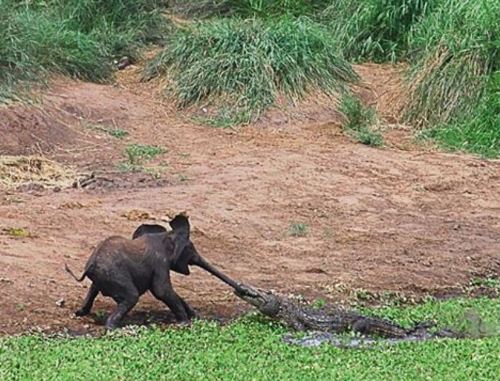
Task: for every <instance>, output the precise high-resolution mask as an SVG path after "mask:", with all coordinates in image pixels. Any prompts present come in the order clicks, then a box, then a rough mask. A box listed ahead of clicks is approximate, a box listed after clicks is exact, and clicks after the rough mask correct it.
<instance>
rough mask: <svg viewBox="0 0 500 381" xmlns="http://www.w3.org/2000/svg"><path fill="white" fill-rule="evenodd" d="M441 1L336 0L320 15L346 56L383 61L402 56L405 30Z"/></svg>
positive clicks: (405, 44) (359, 59)
mask: <svg viewBox="0 0 500 381" xmlns="http://www.w3.org/2000/svg"><path fill="white" fill-rule="evenodd" d="M441 2H442V0H338V1H332V2H330V4H331V5H330V6H329V7H327V8H326V9H325V10H324V11H323V12H322V13H321V14H320V15H319V18H320V19H321V21H322V22H323V23H325V24H327V25H329V26H330V28H331V30H332V35H333V36H335V38H336V39H338V41H339V43H340V44H341V46H342V50H343V52H344V54H345V56H346V57H348V58H349V59H351V60H354V61H374V62H386V61H395V60H396V59H399V58H401V57H405V56H406V55H407V51H408V40H407V37H408V33H409V31H410V30H411V28H412V26H413V25H414V24H416V23H417V22H418V21H419V20H421V19H422V18H423V17H425V16H426V15H427V14H428V13H429V12H430V10H432V9H433V8H434V7H435V6H436V5H437V4H439V3H441Z"/></svg>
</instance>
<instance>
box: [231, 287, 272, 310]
mask: <svg viewBox="0 0 500 381" xmlns="http://www.w3.org/2000/svg"><path fill="white" fill-rule="evenodd" d="M240 286H241V287H240V289H239V290H235V292H234V293H235V294H236V295H237V296H238V297H239V298H241V299H243V300H244V301H245V302H247V303H249V304H251V305H252V306H254V307H256V308H257V309H258V310H259V311H260V312H262V313H263V314H265V315H268V316H274V315H276V314H277V313H278V312H279V307H280V306H279V301H278V299H277V297H276V296H275V295H273V294H272V293H270V292H268V291H262V290H257V289H255V288H253V287H251V286H248V285H243V284H241V285H240Z"/></svg>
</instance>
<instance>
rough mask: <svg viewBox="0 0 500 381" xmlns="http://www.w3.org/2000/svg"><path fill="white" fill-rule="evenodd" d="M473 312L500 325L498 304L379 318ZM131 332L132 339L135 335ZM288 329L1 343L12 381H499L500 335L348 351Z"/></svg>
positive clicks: (2, 374)
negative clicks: (287, 336) (296, 341)
mask: <svg viewBox="0 0 500 381" xmlns="http://www.w3.org/2000/svg"><path fill="white" fill-rule="evenodd" d="M469 309H473V310H475V311H476V312H477V313H478V314H479V315H481V316H482V318H483V319H484V320H487V321H489V322H493V323H495V324H497V325H498V321H499V316H500V305H499V303H498V300H491V299H474V300H470V299H469V300H466V299H456V300H447V301H442V302H429V303H426V304H423V305H419V306H416V307H411V308H408V309H387V308H386V309H382V310H380V311H377V314H380V315H382V316H386V317H390V318H394V319H396V320H397V321H399V322H400V323H404V322H409V321H411V319H413V318H416V319H424V320H429V319H431V318H437V319H438V321H439V322H440V323H441V324H442V325H444V326H446V325H449V324H452V323H454V322H456V321H460V319H463V315H464V313H466V311H467V310H469ZM127 331H128V333H127ZM285 331H286V330H285V329H284V328H283V327H281V326H279V325H277V324H275V323H270V322H268V321H266V320H265V319H262V318H260V317H256V316H253V317H247V318H244V319H241V320H239V321H237V322H235V323H232V324H230V325H228V326H222V327H221V326H220V325H218V324H216V323H214V322H196V323H195V324H194V325H193V326H192V327H189V328H171V329H167V330H164V331H162V330H159V329H146V328H141V329H138V330H131V329H130V328H128V329H127V330H126V331H125V332H114V333H112V334H110V335H106V336H105V337H103V338H44V337H41V336H21V337H10V338H9V337H4V338H1V339H0V379H2V380H4V381H10V380H102V381H105V380H121V379H124V380H125V379H127V380H144V381H147V380H155V381H156V380H245V381H247V380H263V381H264V380H273V381H274V380H300V381H304V380H311V381H312V380H314V381H317V380H325V381H330V380H370V381H377V380H384V381H386V380H412V381H413V380H439V381H442V380H453V381H459V380H464V381H468V380H475V381H479V380H485V381H486V380H488V381H490V380H494V379H496V377H497V376H496V375H497V374H498V366H499V358H498V353H499V350H500V338H499V337H498V336H490V337H485V338H480V339H465V340H435V341H427V342H418V343H403V344H398V345H394V346H383V345H381V346H379V347H376V348H372V349H367V350H345V349H344V350H342V349H338V348H335V347H332V346H329V345H322V346H320V347H314V348H303V347H299V346H292V345H288V344H285V343H283V342H282V340H281V338H282V336H283V334H284V333H285Z"/></svg>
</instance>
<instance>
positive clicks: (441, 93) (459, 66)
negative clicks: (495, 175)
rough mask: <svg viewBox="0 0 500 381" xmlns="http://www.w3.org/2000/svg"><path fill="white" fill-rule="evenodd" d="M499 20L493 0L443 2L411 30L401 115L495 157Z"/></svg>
mask: <svg viewBox="0 0 500 381" xmlns="http://www.w3.org/2000/svg"><path fill="white" fill-rule="evenodd" d="M498 20H500V2H498V1H496V0H446V1H445V2H444V3H443V5H442V6H441V7H439V8H438V9H436V10H435V11H434V12H433V13H432V14H430V15H429V16H428V17H427V18H426V19H425V20H423V21H422V22H421V23H420V24H418V25H417V26H415V28H414V30H413V31H412V32H411V35H410V38H409V41H410V45H411V48H412V50H413V51H414V59H413V60H412V61H413V62H414V64H413V65H412V68H411V72H410V83H411V87H410V97H409V101H408V104H407V107H406V108H405V118H406V120H407V121H409V122H411V123H413V124H416V125H419V126H423V127H434V128H437V130H436V131H435V136H437V137H439V140H441V141H442V142H443V144H444V145H446V146H448V147H450V148H451V147H454V148H457V149H465V150H470V151H473V152H477V153H481V152H483V151H484V154H487V155H489V156H491V155H494V156H498V155H500V150H499V147H498V140H499V136H500V125H499V123H498V102H499V101H498V98H499V96H500V81H499V72H500V54H499V47H500V45H499V41H500V23H499V22H498ZM495 111H496V112H495ZM494 152H496V154H495V153H494Z"/></svg>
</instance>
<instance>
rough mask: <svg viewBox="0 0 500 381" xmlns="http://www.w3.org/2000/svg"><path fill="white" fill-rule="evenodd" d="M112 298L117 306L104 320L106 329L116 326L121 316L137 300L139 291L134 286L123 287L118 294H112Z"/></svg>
mask: <svg viewBox="0 0 500 381" xmlns="http://www.w3.org/2000/svg"><path fill="white" fill-rule="evenodd" d="M113 299H114V300H115V302H116V303H117V306H116V308H115V309H114V310H113V312H112V313H111V314H110V315H109V316H108V319H107V320H106V328H107V329H114V328H116V327H117V326H118V324H119V323H120V321H121V320H122V319H123V317H124V316H125V315H126V314H127V313H128V312H129V311H130V310H131V309H132V308H134V306H135V305H136V304H137V302H138V301H139V292H138V291H137V290H136V289H135V288H131V287H129V288H128V289H124V290H123V292H122V293H120V295H116V296H113Z"/></svg>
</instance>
